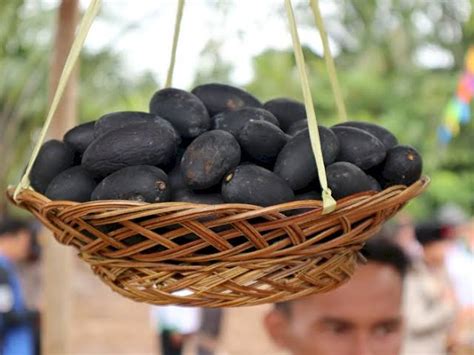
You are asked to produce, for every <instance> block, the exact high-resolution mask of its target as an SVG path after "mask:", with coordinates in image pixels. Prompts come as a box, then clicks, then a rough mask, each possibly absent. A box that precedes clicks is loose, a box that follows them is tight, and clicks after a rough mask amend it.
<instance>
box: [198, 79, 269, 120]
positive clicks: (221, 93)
mask: <svg viewBox="0 0 474 355" xmlns="http://www.w3.org/2000/svg"><path fill="white" fill-rule="evenodd" d="M191 92H192V93H193V94H194V95H196V96H197V97H199V99H201V101H202V102H203V103H204V106H206V108H207V111H208V112H209V115H210V116H211V117H212V116H214V115H216V114H218V113H220V112H223V111H233V110H237V109H239V108H241V107H244V106H250V107H262V104H261V103H260V101H258V99H256V98H255V97H254V96H252V95H250V94H249V93H248V92H246V91H244V90H242V89H239V88H236V87H233V86H230V85H224V84H204V85H200V86H197V87H195V88H194V89H193V91H191Z"/></svg>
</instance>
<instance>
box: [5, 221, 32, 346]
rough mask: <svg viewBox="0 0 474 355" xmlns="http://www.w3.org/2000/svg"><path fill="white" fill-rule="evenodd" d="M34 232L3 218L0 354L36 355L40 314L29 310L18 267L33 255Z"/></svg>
mask: <svg viewBox="0 0 474 355" xmlns="http://www.w3.org/2000/svg"><path fill="white" fill-rule="evenodd" d="M31 237H32V232H31V229H30V226H29V224H28V223H26V222H24V221H21V220H18V219H14V218H10V217H7V216H4V217H0V353H1V354H2V355H33V354H34V353H35V340H34V324H37V323H38V321H37V320H38V313H37V312H36V311H31V310H29V309H27V307H26V304H25V300H24V296H23V290H22V287H21V285H20V280H19V278H18V274H17V266H18V264H19V263H20V262H22V261H25V260H26V259H27V258H28V257H29V256H30V251H31V248H30V246H31Z"/></svg>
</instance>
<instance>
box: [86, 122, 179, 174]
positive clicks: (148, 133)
mask: <svg viewBox="0 0 474 355" xmlns="http://www.w3.org/2000/svg"><path fill="white" fill-rule="evenodd" d="M177 146H178V142H177V141H176V136H175V135H173V132H172V131H170V130H169V129H167V128H166V126H163V125H162V124H161V123H153V122H148V123H140V124H138V123H137V124H134V125H131V126H128V127H124V128H119V129H116V130H114V131H110V132H107V133H105V134H103V135H101V136H100V137H98V138H96V139H95V140H94V141H93V142H92V143H91V144H90V145H89V147H88V148H87V149H86V151H85V152H84V155H83V157H82V165H83V166H84V168H86V169H87V170H88V171H89V172H90V173H91V174H93V175H94V176H102V177H103V176H107V175H109V174H110V173H113V172H114V171H117V170H119V169H122V168H124V167H126V166H131V165H156V166H166V165H168V164H170V163H171V162H172V160H173V158H174V157H175V155H176V150H177Z"/></svg>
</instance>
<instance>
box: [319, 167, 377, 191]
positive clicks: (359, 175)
mask: <svg viewBox="0 0 474 355" xmlns="http://www.w3.org/2000/svg"><path fill="white" fill-rule="evenodd" d="M326 175H327V179H328V186H329V188H330V189H331V191H332V196H333V197H334V198H335V199H340V198H343V197H345V196H349V195H352V194H355V193H357V192H362V191H370V190H371V189H372V186H373V182H372V181H371V180H370V179H369V178H368V175H366V174H365V173H364V171H363V170H362V169H360V168H359V167H358V166H356V165H354V164H351V163H348V162H343V161H341V162H337V163H334V164H331V165H329V166H328V167H327V168H326Z"/></svg>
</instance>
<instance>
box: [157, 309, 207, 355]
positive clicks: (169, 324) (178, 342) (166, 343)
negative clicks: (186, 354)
mask: <svg viewBox="0 0 474 355" xmlns="http://www.w3.org/2000/svg"><path fill="white" fill-rule="evenodd" d="M151 316H152V322H153V325H154V326H155V327H156V330H157V332H158V338H159V342H160V348H161V352H159V353H160V354H162V355H181V354H182V353H183V350H184V347H185V345H186V344H187V342H188V341H189V340H190V338H191V337H192V336H193V335H194V334H196V332H197V331H198V329H199V324H200V318H201V310H200V309H199V308H196V307H181V306H153V307H152V310H151Z"/></svg>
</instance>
